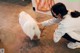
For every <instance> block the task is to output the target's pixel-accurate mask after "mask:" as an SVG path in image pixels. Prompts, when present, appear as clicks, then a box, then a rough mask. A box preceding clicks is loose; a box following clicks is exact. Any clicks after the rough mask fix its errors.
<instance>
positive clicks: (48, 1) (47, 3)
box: [32, 0, 54, 15]
mask: <svg viewBox="0 0 80 53" xmlns="http://www.w3.org/2000/svg"><path fill="white" fill-rule="evenodd" d="M32 5H33V10H35V11H36V12H40V13H44V14H49V15H50V14H51V12H50V9H51V7H52V5H54V1H53V0H32Z"/></svg>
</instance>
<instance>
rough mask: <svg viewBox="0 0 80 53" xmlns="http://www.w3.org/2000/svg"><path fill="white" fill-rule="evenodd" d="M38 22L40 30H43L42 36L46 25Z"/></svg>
mask: <svg viewBox="0 0 80 53" xmlns="http://www.w3.org/2000/svg"><path fill="white" fill-rule="evenodd" d="M37 24H38V26H39V29H40V31H41V37H43V35H42V33H43V31H44V29H45V27H44V26H42V24H41V23H37Z"/></svg>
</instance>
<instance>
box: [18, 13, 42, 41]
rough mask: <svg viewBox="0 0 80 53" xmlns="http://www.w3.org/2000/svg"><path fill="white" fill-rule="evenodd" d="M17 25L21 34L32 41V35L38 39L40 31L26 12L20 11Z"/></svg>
mask: <svg viewBox="0 0 80 53" xmlns="http://www.w3.org/2000/svg"><path fill="white" fill-rule="evenodd" d="M19 23H20V25H21V28H22V30H23V32H24V33H25V34H26V35H27V36H28V37H30V39H31V40H33V37H34V35H36V36H37V37H38V39H40V34H41V32H40V30H39V27H38V25H37V22H36V21H35V20H34V19H33V18H32V17H31V16H30V15H29V14H28V13H26V12H24V11H22V12H20V14H19Z"/></svg>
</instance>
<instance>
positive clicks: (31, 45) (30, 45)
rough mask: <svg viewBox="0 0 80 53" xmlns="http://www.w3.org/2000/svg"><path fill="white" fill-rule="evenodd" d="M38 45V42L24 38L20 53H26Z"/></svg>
mask: <svg viewBox="0 0 80 53" xmlns="http://www.w3.org/2000/svg"><path fill="white" fill-rule="evenodd" d="M39 45H40V40H39V39H37V40H30V39H29V38H28V39H27V38H25V39H24V41H23V42H22V46H21V47H20V51H21V52H23V51H25V52H28V51H29V50H30V49H32V48H35V47H38V46H39Z"/></svg>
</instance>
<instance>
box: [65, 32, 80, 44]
mask: <svg viewBox="0 0 80 53" xmlns="http://www.w3.org/2000/svg"><path fill="white" fill-rule="evenodd" d="M63 38H65V39H67V40H68V41H70V42H74V43H75V42H80V41H78V40H76V39H73V38H72V37H70V36H69V35H68V34H67V33H65V35H64V36H63Z"/></svg>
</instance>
